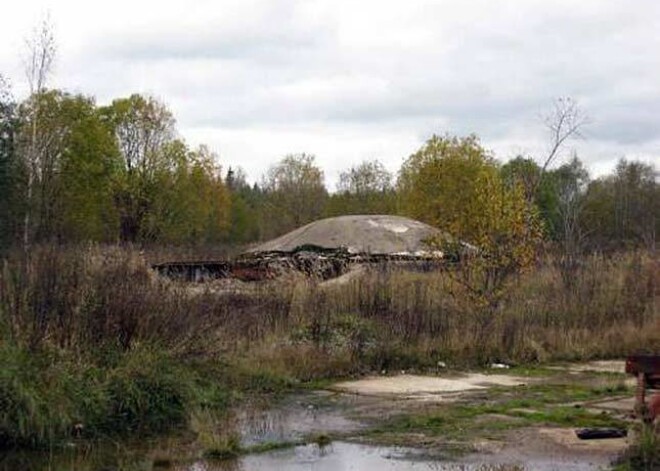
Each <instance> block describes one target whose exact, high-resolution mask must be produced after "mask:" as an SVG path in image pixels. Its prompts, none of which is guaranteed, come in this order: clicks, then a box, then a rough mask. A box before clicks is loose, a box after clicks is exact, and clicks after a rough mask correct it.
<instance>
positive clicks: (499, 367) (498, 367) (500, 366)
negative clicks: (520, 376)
mask: <svg viewBox="0 0 660 471" xmlns="http://www.w3.org/2000/svg"><path fill="white" fill-rule="evenodd" d="M490 367H491V369H493V370H508V369H509V368H511V367H510V366H509V365H507V364H506V363H491V364H490Z"/></svg>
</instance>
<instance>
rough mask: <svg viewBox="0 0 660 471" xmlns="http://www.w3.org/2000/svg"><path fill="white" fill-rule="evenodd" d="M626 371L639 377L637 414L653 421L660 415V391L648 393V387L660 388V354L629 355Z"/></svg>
mask: <svg viewBox="0 0 660 471" xmlns="http://www.w3.org/2000/svg"><path fill="white" fill-rule="evenodd" d="M626 373H628V374H630V375H633V376H635V377H636V378H637V391H636V393H635V415H636V416H637V417H640V418H641V419H642V420H643V421H644V422H646V423H653V421H654V420H655V419H656V418H657V417H658V416H659V415H660V393H657V392H656V393H654V394H647V389H651V390H660V355H632V356H629V357H628V359H627V360H626ZM647 396H648V398H647ZM647 399H648V400H647Z"/></svg>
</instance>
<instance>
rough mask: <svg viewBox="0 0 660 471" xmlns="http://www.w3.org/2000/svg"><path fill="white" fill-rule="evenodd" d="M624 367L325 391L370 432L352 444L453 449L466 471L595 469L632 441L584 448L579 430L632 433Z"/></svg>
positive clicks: (364, 384)
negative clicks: (490, 469)
mask: <svg viewBox="0 0 660 471" xmlns="http://www.w3.org/2000/svg"><path fill="white" fill-rule="evenodd" d="M623 366H624V364H623V362H622V361H598V362H589V363H580V364H564V365H554V366H549V367H544V368H540V369H538V370H520V371H518V370H516V369H515V368H512V369H511V370H507V371H505V372H502V371H501V370H500V371H497V374H495V373H494V372H493V373H491V372H490V371H485V372H470V373H461V374H457V373H441V374H438V375H413V374H401V375H396V376H374V377H369V378H364V379H359V380H355V381H343V382H340V383H336V384H333V385H332V386H330V387H329V388H328V390H330V391H332V392H334V393H335V394H336V395H335V396H334V397H335V400H336V401H337V402H338V403H341V402H342V401H349V399H346V398H347V397H353V399H350V404H349V403H346V404H347V405H345V406H344V407H345V410H346V411H347V413H349V414H352V415H353V416H354V417H358V418H359V419H360V420H366V421H367V422H368V423H370V424H371V426H372V427H373V429H374V430H376V432H374V433H364V432H360V433H358V434H357V435H355V434H354V435H353V436H349V437H348V438H349V439H353V440H357V441H359V442H365V443H374V444H378V445H397V446H412V447H426V448H428V449H430V450H431V449H432V450H438V449H441V450H444V449H448V450H452V451H456V450H458V453H459V455H460V458H459V461H461V462H463V463H466V465H468V468H469V466H471V465H472V464H474V463H505V464H506V463H509V464H510V463H523V464H524V463H537V464H538V463H547V464H548V466H547V467H545V466H541V468H542V469H562V465H561V463H564V464H565V465H566V466H567V467H569V468H571V469H599V468H606V467H608V466H609V464H610V463H611V462H612V460H614V459H615V458H616V457H617V456H619V455H620V454H621V453H623V452H624V450H626V448H628V446H629V445H630V441H631V439H630V438H612V439H598V440H581V439H579V438H578V437H577V435H576V430H578V429H579V428H583V427H596V426H604V427H620V428H626V429H629V430H630V434H629V435H634V433H635V432H634V430H635V424H636V422H634V420H632V418H631V412H632V408H633V396H634V388H633V387H632V385H631V383H630V381H628V378H627V377H626V375H625V374H624V373H623V371H624V368H623ZM340 398H343V399H340ZM344 438H345V437H344ZM553 463H555V464H553ZM569 465H570V466H569ZM582 465H584V467H583V466H582ZM539 466H540V465H539ZM557 466H558V467H557ZM541 468H540V469H541ZM530 469H532V468H530ZM534 469H535V468H534Z"/></svg>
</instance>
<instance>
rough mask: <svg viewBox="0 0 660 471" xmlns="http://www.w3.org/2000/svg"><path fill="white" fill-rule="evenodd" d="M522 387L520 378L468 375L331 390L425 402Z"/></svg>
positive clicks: (374, 381)
mask: <svg viewBox="0 0 660 471" xmlns="http://www.w3.org/2000/svg"><path fill="white" fill-rule="evenodd" d="M523 384H526V381H525V380H524V379H523V378H518V377H515V376H508V375H486V374H482V373H469V374H465V375H460V376H457V377H439V376H419V375H406V374H403V375H399V376H381V377H371V378H365V379H360V380H356V381H345V382H342V383H337V384H335V385H334V386H333V387H332V389H333V390H338V391H342V392H348V393H353V394H361V395H366V396H390V397H398V398H426V399H428V398H429V396H442V395H443V394H449V395H451V394H456V393H460V392H464V391H471V390H477V389H487V388H489V387H493V386H520V385H523Z"/></svg>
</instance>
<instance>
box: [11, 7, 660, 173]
mask: <svg viewBox="0 0 660 471" xmlns="http://www.w3.org/2000/svg"><path fill="white" fill-rule="evenodd" d="M1 11H2V16H3V21H2V28H0V73H1V74H3V75H5V76H8V77H9V78H10V79H11V82H12V84H13V87H14V91H15V93H16V94H17V95H21V94H22V93H24V90H25V85H24V74H23V72H22V62H21V57H22V52H23V51H24V49H25V48H24V41H25V38H26V37H28V36H29V34H30V31H31V30H32V29H33V27H34V26H35V25H36V24H38V22H39V20H40V18H42V17H43V16H44V14H46V12H49V13H50V17H51V19H52V22H53V23H54V26H55V33H56V38H57V44H58V55H57V62H56V67H55V73H54V76H53V79H52V82H51V83H52V84H53V86H56V87H61V88H65V89H67V90H68V91H71V92H76V93H83V94H87V95H94V96H96V97H97V100H98V102H99V103H101V104H105V103H108V102H109V101H110V100H111V99H113V98H116V97H121V96H126V95H128V94H130V93H133V92H140V93H148V94H152V95H154V96H156V97H157V98H159V99H161V100H163V101H164V102H166V103H167V104H168V105H169V107H170V108H171V109H172V111H173V113H174V115H175V117H176V118H177V122H178V129H179V132H180V134H181V137H183V138H184V139H185V140H186V141H187V142H188V143H189V144H191V145H197V144H200V143H206V144H208V145H209V146H210V147H211V148H212V149H213V150H215V151H216V152H217V153H218V154H219V155H220V163H221V164H222V165H223V166H224V167H227V166H229V165H231V166H241V167H243V168H244V169H245V170H246V171H247V173H248V175H249V177H250V178H251V179H252V180H254V179H258V178H259V177H260V175H261V174H262V173H264V172H265V171H266V169H267V168H268V166H269V165H271V164H272V163H274V162H276V161H277V160H278V159H279V158H281V157H282V156H283V155H285V154H287V153H298V152H307V153H313V154H315V155H316V156H317V159H318V163H319V164H320V165H321V167H322V168H323V169H324V170H325V173H326V178H327V181H328V183H329V184H330V186H332V185H333V184H334V182H335V181H336V179H337V175H338V173H339V172H340V171H341V170H342V169H344V168H347V167H350V166H351V165H353V164H356V163H358V162H360V161H362V160H364V159H374V158H377V159H380V160H381V161H382V162H384V163H385V164H386V166H387V167H388V168H389V169H390V170H392V171H396V170H397V169H398V168H399V166H400V164H401V162H402V161H403V160H404V159H405V158H406V157H407V156H409V155H410V154H411V153H413V152H414V151H415V150H417V149H418V148H419V147H420V146H421V145H422V144H423V143H424V141H425V140H426V139H427V138H428V137H430V136H431V135H432V134H433V133H436V134H445V133H450V134H458V135H465V134H469V133H476V134H477V135H479V136H480V137H481V139H482V142H483V144H484V145H485V146H486V147H487V148H489V149H491V150H492V151H493V152H494V153H495V154H496V156H497V157H498V158H499V159H501V160H507V159H509V158H511V157H514V156H515V155H517V154H520V153H525V154H530V155H533V156H536V157H537V158H539V159H540V157H541V156H542V155H543V153H544V151H545V148H546V146H545V144H546V143H547V138H546V137H547V136H546V134H545V130H544V127H543V125H542V121H541V119H540V117H541V116H542V115H543V114H544V113H545V112H547V111H548V110H549V108H550V107H551V105H552V102H553V100H554V99H555V98H556V97H559V96H570V97H573V98H575V99H576V100H577V101H578V103H579V104H580V107H581V108H582V109H583V110H584V111H585V113H586V114H587V115H588V116H589V118H590V124H589V126H588V127H587V128H585V130H584V138H583V139H581V140H579V141H575V142H572V143H571V144H570V145H569V147H568V148H567V150H566V152H565V154H564V156H563V158H564V159H566V158H568V154H569V153H570V151H572V150H576V151H577V152H578V154H579V155H580V157H581V158H582V159H583V160H584V161H585V162H586V163H587V166H588V167H589V169H590V170H591V172H592V175H596V176H598V175H602V174H603V173H604V172H607V171H609V170H611V169H612V167H613V165H614V163H615V162H616V160H618V159H619V158H621V157H623V156H626V157H628V158H630V159H633V158H635V159H641V160H643V161H645V162H648V163H652V162H655V163H656V164H657V162H659V161H660V2H658V1H657V0H636V1H634V2H633V1H624V0H621V1H607V0H600V1H598V0H580V1H576V0H567V1H563V0H553V1H548V0H542V1H535V0H519V1H513V0H512V1H497V0H464V1H459V0H446V1H439V0H437V1H422V0H405V1H385V0H378V1H371V0H369V1H365V0H359V1H356V0H353V1H344V0H282V1H274V0H271V1H266V0H238V1H224V0H210V1H206V0H202V1H200V0H189V1H187V2H183V1H178V2H167V1H143V0H130V1H125V0H114V1H105V2H96V1H90V0H87V1H63V0H57V1H55V0H50V1H36V0H21V1H10V2H5V4H4V5H3V7H2V8H1Z"/></svg>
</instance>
